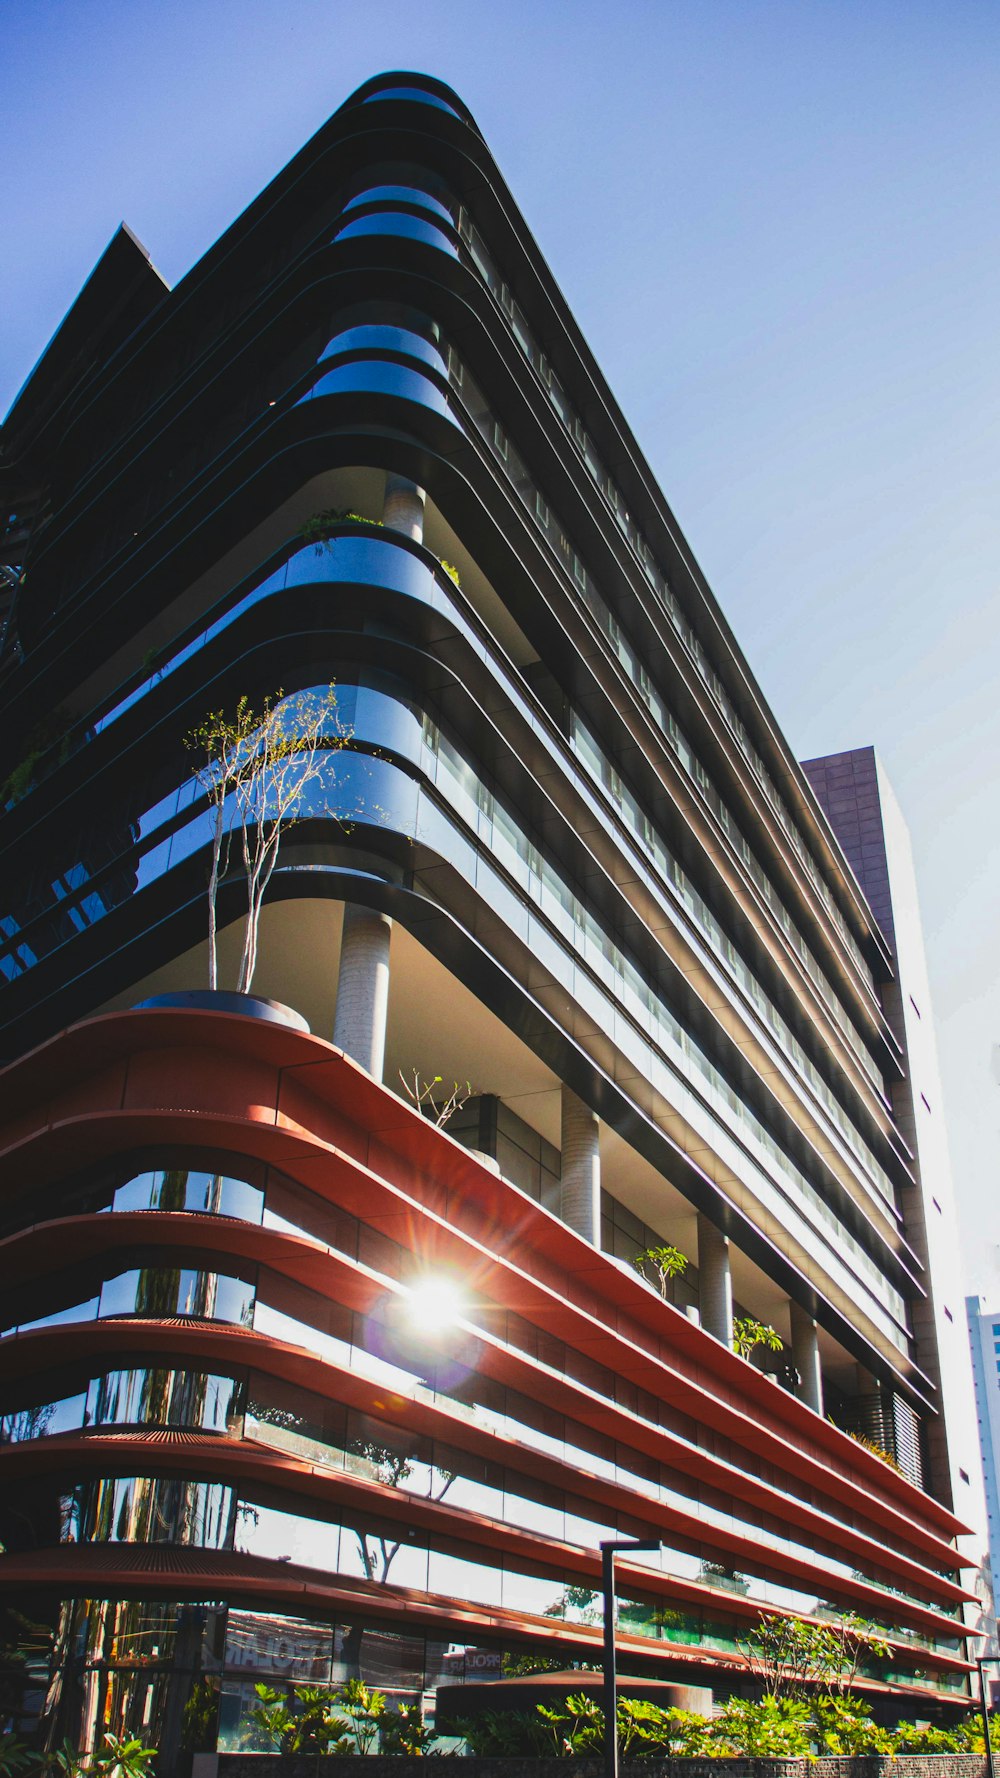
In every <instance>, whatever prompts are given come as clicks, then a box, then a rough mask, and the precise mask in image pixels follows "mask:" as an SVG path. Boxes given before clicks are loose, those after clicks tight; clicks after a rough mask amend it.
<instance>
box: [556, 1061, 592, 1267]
mask: <svg viewBox="0 0 1000 1778" xmlns="http://www.w3.org/2000/svg"><path fill="white" fill-rule="evenodd" d="M559 1202H560V1215H561V1216H562V1219H563V1222H566V1223H568V1224H569V1226H570V1228H571V1229H575V1230H576V1232H577V1234H578V1235H583V1237H584V1239H585V1240H587V1241H590V1242H591V1244H592V1245H593V1246H594V1247H600V1245H601V1153H600V1124H599V1123H598V1120H597V1118H596V1117H595V1116H594V1113H593V1112H592V1111H591V1109H590V1106H589V1105H585V1104H584V1102H583V1100H582V1099H578V1098H577V1096H576V1094H575V1093H574V1092H572V1091H571V1090H570V1088H569V1087H567V1086H564V1087H563V1090H562V1172H561V1185H560V1193H559Z"/></svg>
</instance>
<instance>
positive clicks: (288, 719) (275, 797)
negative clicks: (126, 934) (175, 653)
mask: <svg viewBox="0 0 1000 1778" xmlns="http://www.w3.org/2000/svg"><path fill="white" fill-rule="evenodd" d="M351 738H352V731H351V730H350V729H349V728H347V727H346V726H345V725H344V724H343V723H342V722H341V721H340V718H339V716H338V714H337V693H336V687H335V686H333V685H329V686H326V687H325V688H324V689H322V690H320V691H302V692H297V693H296V694H295V695H294V696H292V697H289V698H286V697H285V696H284V694H283V693H282V692H281V691H276V692H274V693H273V694H272V695H270V696H268V697H266V698H265V699H264V702H263V704H262V705H261V707H260V709H259V710H254V709H253V707H252V706H251V704H250V701H249V699H248V698H246V697H242V698H240V700H239V702H238V704H237V705H236V710H235V712H234V714H233V715H231V716H230V715H228V714H227V713H226V712H225V711H224V710H212V711H210V712H209V714H208V715H207V716H206V717H204V719H203V720H202V721H201V722H200V723H198V724H197V726H196V727H195V728H193V729H192V730H191V731H190V733H189V734H187V735H186V736H185V745H186V746H187V747H189V748H190V749H191V750H192V751H193V752H195V753H197V754H199V755H200V756H201V757H200V758H199V761H198V763H197V764H196V765H195V766H194V768H193V772H194V777H195V779H196V780H197V782H198V784H199V785H200V786H201V788H202V790H203V791H204V792H205V795H206V796H207V798H208V802H209V806H210V807H211V809H212V810H213V823H212V845H211V866H210V870H209V878H208V910H209V911H208V984H209V987H210V988H215V987H217V986H218V895H219V885H220V883H221V882H222V880H223V878H224V877H225V876H226V875H227V874H228V872H229V868H230V861H231V856H232V848H233V837H234V834H238V836H239V851H240V854H241V856H242V861H243V877H244V882H245V884H246V894H247V921H246V930H245V932H244V935H243V951H242V955H241V958H240V969H239V979H238V981H237V984H236V986H237V991H238V992H239V993H248V992H249V989H250V985H251V983H252V981H253V978H254V971H255V969H256V967H257V941H258V935H259V931H260V915H261V909H262V907H263V904H264V897H265V895H266V893H267V888H268V884H269V883H270V881H271V877H272V876H273V874H274V867H275V865H276V864H277V862H278V853H279V850H280V847H281V841H282V837H283V835H284V834H285V833H286V832H287V831H288V829H289V827H291V826H293V825H294V824H295V822H296V821H299V820H302V819H303V818H304V810H303V807H302V799H303V795H304V792H305V791H306V789H307V788H308V786H309V785H310V784H312V783H314V782H315V781H316V780H317V779H320V778H322V777H323V776H324V775H325V773H326V771H327V769H328V758H329V755H330V754H331V753H337V752H339V751H342V750H343V748H345V747H347V746H349V745H350V741H351Z"/></svg>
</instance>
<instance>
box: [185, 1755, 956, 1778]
mask: <svg viewBox="0 0 1000 1778" xmlns="http://www.w3.org/2000/svg"><path fill="white" fill-rule="evenodd" d="M195 1757H196V1760H197V1761H198V1762H199V1764H198V1765H197V1766H196V1768H195V1770H194V1772H193V1773H192V1778H327V1775H329V1778H335V1775H336V1773H337V1772H342V1771H343V1769H344V1766H345V1764H347V1763H348V1762H347V1761H345V1760H343V1759H331V1758H329V1757H328V1756H325V1755H322V1754H319V1755H317V1754H287V1755H286V1754H278V1753H220V1754H198V1755H196V1756H195ZM209 1761H211V1762H212V1765H211V1768H210V1767H209V1764H208V1762H209ZM216 1761H217V1762H218V1763H217V1765H216V1764H215V1762H216ZM352 1763H353V1762H352ZM364 1768H365V1771H364V1778H603V1774H604V1762H603V1760H601V1759H600V1758H599V1757H596V1756H595V1757H593V1758H588V1759H559V1760H557V1759H554V1758H553V1759H536V1758H525V1759H477V1758H475V1757H474V1756H472V1755H469V1756H466V1757H463V1758H459V1759H455V1758H453V1757H448V1758H444V1757H441V1756H438V1757H435V1756H434V1755H433V1754H431V1755H430V1756H428V1757H426V1758H423V1759H413V1758H408V1757H406V1756H405V1755H400V1756H393V1757H392V1758H388V1757H382V1756H381V1755H379V1754H371V1755H369V1756H368V1757H367V1758H365V1760H364ZM620 1774H621V1778H986V1760H985V1758H984V1757H983V1755H981V1754H978V1753H906V1754H899V1755H898V1757H897V1758H895V1759H884V1758H882V1757H880V1756H872V1757H866V1758H858V1759H847V1758H833V1757H828V1758H824V1759H813V1760H809V1759H656V1758H655V1757H651V1758H648V1759H623V1760H622V1761H621V1762H620Z"/></svg>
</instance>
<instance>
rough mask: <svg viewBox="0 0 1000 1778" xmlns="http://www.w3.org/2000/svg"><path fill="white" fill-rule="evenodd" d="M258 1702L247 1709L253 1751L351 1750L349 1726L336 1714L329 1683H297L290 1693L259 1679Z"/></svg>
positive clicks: (343, 1751) (307, 1751)
mask: <svg viewBox="0 0 1000 1778" xmlns="http://www.w3.org/2000/svg"><path fill="white" fill-rule="evenodd" d="M254 1691H255V1692H256V1694H257V1697H258V1698H259V1699H260V1703H259V1704H257V1705H255V1706H254V1708H253V1709H252V1710H251V1711H249V1712H248V1716H249V1720H250V1722H251V1723H252V1724H253V1729H252V1731H251V1734H250V1735H249V1737H248V1750H249V1751H251V1752H253V1753H282V1754H289V1753H353V1751H354V1742H353V1741H352V1740H351V1739H350V1727H351V1725H350V1724H349V1723H348V1722H347V1720H346V1719H345V1718H344V1717H342V1716H337V1715H336V1714H335V1712H334V1706H335V1705H336V1704H337V1702H338V1693H337V1692H336V1691H335V1690H333V1689H332V1688H331V1687H329V1686H314V1685H297V1686H293V1687H292V1691H291V1694H290V1695H289V1694H288V1693H286V1692H283V1691H278V1690H277V1689H276V1688H275V1687H274V1686H270V1685H265V1684H263V1683H262V1682H261V1683H259V1684H257V1685H255V1686H254Z"/></svg>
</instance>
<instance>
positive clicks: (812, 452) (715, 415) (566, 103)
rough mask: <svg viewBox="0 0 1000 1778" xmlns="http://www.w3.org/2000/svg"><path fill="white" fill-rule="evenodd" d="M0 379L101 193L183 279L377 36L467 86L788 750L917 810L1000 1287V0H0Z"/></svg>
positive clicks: (51, 297) (966, 1213) (958, 1082)
mask: <svg viewBox="0 0 1000 1778" xmlns="http://www.w3.org/2000/svg"><path fill="white" fill-rule="evenodd" d="M0 42H2V45H3V49H2V54H3V61H4V101H5V102H4V141H3V151H2V156H0V188H2V193H3V197H2V215H3V260H4V263H3V277H2V297H0V313H2V316H3V324H2V330H0V410H6V407H7V406H8V405H9V403H10V401H11V399H12V398H13V396H14V394H15V392H16V390H17V388H18V387H19V386H20V384H21V382H22V381H23V379H24V377H25V375H26V374H27V372H28V370H29V369H30V367H31V365H32V364H33V363H34V361H35V359H36V358H37V356H38V354H39V353H40V351H41V350H42V348H43V346H44V345H45V343H46V341H47V339H48V338H49V336H50V335H51V333H52V331H53V329H54V328H55V326H56V325H57V324H58V322H59V320H60V319H61V317H62V315H63V313H64V312H65V310H66V308H67V307H68V305H69V303H70V302H71V301H72V299H73V297H74V296H75V294H76V291H77V290H78V288H79V286H80V284H81V283H82V282H83V280H84V278H85V277H86V275H87V273H88V272H89V271H90V269H91V266H92V265H93V263H94V261H95V260H96V259H97V257H98V255H99V254H100V252H101V250H102V249H103V247H104V246H105V244H106V243H107V241H108V239H109V237H110V236H111V234H112V232H113V230H114V229H115V227H116V226H117V224H118V222H119V221H120V220H122V219H124V220H126V221H127V222H128V223H129V224H130V226H131V227H132V228H133V229H134V231H135V232H136V234H138V236H139V237H140V239H141V240H142V241H143V242H144V243H145V244H146V246H147V247H148V248H149V250H150V252H151V254H152V257H153V260H154V262H155V263H156V265H157V266H158V267H159V268H160V270H161V271H162V272H163V274H164V275H165V277H166V278H167V279H168V280H169V281H170V282H175V281H176V280H177V279H178V278H180V277H181V276H182V275H183V273H184V272H185V271H186V270H187V269H188V267H189V266H190V265H191V264H193V262H194V261H195V260H196V259H197V258H198V257H199V255H200V254H201V253H202V252H203V251H204V250H205V249H206V248H207V247H208V246H210V245H211V243H212V241H213V240H214V239H215V238H216V237H217V236H218V235H219V234H220V233H221V232H222V230H223V229H224V228H225V227H226V226H227V224H228V223H229V222H230V221H232V220H233V218H234V217H235V216H236V215H237V214H238V212H239V211H240V210H241V209H242V208H243V207H244V206H245V205H246V204H247V203H248V202H249V201H250V200H251V199H252V198H253V197H254V196H255V195H256V193H257V192H258V191H259V190H260V188H261V187H262V186H263V185H264V184H265V183H266V182H267V180H268V179H269V178H271V177H272V175H273V174H274V173H275V172H277V171H278V169H279V168H280V167H281V166H282V165H283V164H284V162H285V161H286V160H288V159H289V158H290V157H291V155H292V154H293V153H294V152H295V151H296V150H297V149H298V148H299V147H300V146H301V145H302V143H303V142H304V141H305V140H306V139H307V138H308V136H309V135H311V134H312V132H313V131H314V130H315V129H317V128H318V127H319V126H320V124H322V123H323V122H324V120H325V119H326V117H327V116H328V115H329V114H330V112H331V111H333V110H334V109H335V108H336V107H337V106H338V105H339V104H340V103H341V101H342V100H343V99H344V98H346V97H347V95H348V93H350V92H351V91H352V90H353V88H354V87H355V86H357V85H358V84H359V83H360V81H362V80H364V79H365V78H367V76H369V75H371V74H373V73H376V72H378V71H380V70H381V69H384V68H387V67H402V68H406V67H409V68H417V69H423V70H426V71H427V72H430V73H434V74H438V75H440V76H441V77H442V78H443V79H445V80H447V81H449V82H450V83H451V84H452V85H453V86H454V87H456V89H457V90H458V91H459V92H460V93H461V94H462V96H463V97H464V98H465V99H466V101H467V102H468V104H469V105H470V106H471V107H472V110H473V112H474V113H475V115H476V117H477V119H478V121H479V123H480V125H481V127H482V129H483V131H484V133H485V135H486V137H487V139H488V140H489V142H490V145H491V147H492V149H493V152H494V153H495V155H496V157H497V159H498V161H499V163H500V166H501V167H502V169H503V170H504V173H505V174H506V176H507V178H508V180H509V182H510V184H511V186H512V188H513V191H514V194H515V197H516V198H517V199H518V201H519V203H520V205H521V208H522V209H523V211H524V213H525V215H526V217H527V219H528V222H529V224H530V226H531V227H532V229H533V230H534V232H535V234H536V236H537V238H538V241H539V243H540V245H541V248H542V250H543V252H544V253H545V255H546V256H547V258H548V259H549V261H550V263H551V265H552V266H553V269H554V271H555V273H556V276H557V277H558V279H559V281H560V283H561V285H562V287H563V290H564V291H565V294H566V296H567V298H568V300H569V302H570V304H571V306H572V308H573V310H574V312H575V314H576V316H577V318H578V320H579V321H580V323H581V326H582V327H583V330H584V332H585V334H586V335H587V337H588V339H589V341H590V344H591V346H592V347H593V349H594V352H595V354H596V356H597V358H598V361H599V362H600V364H601V365H602V367H603V369H604V370H605V372H606V374H607V376H608V378H609V380H610V382H611V385H612V387H613V388H614V390H615V393H616V395H617V396H618V398H619V400H620V402H621V404H622V407H623V408H624V411H625V413H626V415H627V416H628V418H629V419H630V421H631V423H632V425H633V427H634V429H635V431H636V433H637V435H638V438H639V441H640V443H641V444H642V446H643V448H644V449H645V451H646V453H647V455H648V457H649V459H650V462H651V464H652V467H653V469H654V471H655V473H656V475H657V476H658V478H659V480H660V482H661V484H662V486H663V488H664V490H665V492H666V495H667V498H668V499H669V500H670V502H671V505H672V506H673V508H674V511H675V512H676V514H677V516H678V518H679V520H680V522H681V524H682V525H683V527H684V530H685V532H686V534H687V536H688V539H689V541H690V543H691V545H692V548H693V549H694V552H695V554H696V555H697V557H698V559H699V560H700V562H701V565H702V567H703V568H704V570H705V572H706V574H707V576H708V578H709V580H710V582H711V584H712V586H713V588H714V590H715V592H716V594H717V595H718V597H719V599H720V601H721V603H722V605H723V607H724V609H725V610H726V612H727V614H728V616H729V618H730V620H731V622H732V624H733V627H734V629H735V630H736V633H737V635H738V636H739V638H740V640H741V642H742V644H743V646H744V648H745V650H746V653H747V655H748V657H749V660H750V663H751V665H752V667H753V669H754V671H755V672H756V674H757V677H758V679H759V680H760V682H761V684H762V686H763V688H764V691H765V693H766V694H767V696H768V698H769V699H770V702H771V704H772V706H773V708H774V710H775V712H776V714H777V716H778V719H779V721H780V722H781V724H782V726H783V727H784V729H785V731H786V733H787V735H788V737H789V739H790V742H791V744H792V746H793V748H794V749H795V750H796V752H797V753H798V755H799V756H800V757H801V758H806V757H808V756H810V755H812V754H816V753H823V752H831V751H835V750H839V749H840V748H843V747H851V746H858V745H862V744H866V743H868V742H874V743H875V745H876V746H877V747H878V749H879V751H880V753H881V755H882V757H883V760H884V761H885V764H886V766H887V768H888V771H889V773H890V776H891V778H892V780H893V782H894V784H895V787H896V791H897V794H898V797H899V800H900V802H901V804H902V806H903V809H904V812H905V814H906V816H907V819H908V821H909V824H910V829H911V832H912V836H913V843H914V851H915V856H916V863H917V870H918V874H919V879H920V887H921V899H922V907H923V914H924V923H925V932H926V937H927V945H928V954H929V963H930V971H931V983H932V988H933V992H934V997H935V1003H936V1012H937V1017H938V1026H939V1041H940V1049H941V1062H942V1071H943V1076H944V1084H945V1099H946V1106H947V1112H948V1117H949V1125H950V1134H951V1147H952V1155H953V1161H954V1167H955V1174H956V1183H957V1187H958V1192H959V1200H960V1204H961V1208H962V1220H963V1235H964V1247H965V1253H966V1259H967V1282H968V1285H969V1288H970V1289H979V1288H983V1289H985V1290H986V1291H987V1292H988V1293H990V1294H992V1295H993V1296H994V1297H995V1298H996V1300H997V1301H1000V1264H998V1256H1000V1246H998V1244H1000V1084H998V1081H997V1076H996V1073H995V1072H994V1071H993V1069H992V1067H991V1053H992V1050H993V1046H994V1045H995V1044H997V1043H1000V821H998V814H1000V808H998V803H1000V797H998V772H1000V696H998V692H1000V358H998V301H997V293H998V288H1000V244H998V219H1000V190H998V186H1000V100H998V93H1000V6H998V5H997V4H996V0H895V3H890V0H618V4H617V5H616V6H611V5H609V4H608V3H607V0H352V3H351V4H347V3H346V0H0Z"/></svg>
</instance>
